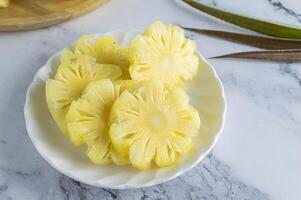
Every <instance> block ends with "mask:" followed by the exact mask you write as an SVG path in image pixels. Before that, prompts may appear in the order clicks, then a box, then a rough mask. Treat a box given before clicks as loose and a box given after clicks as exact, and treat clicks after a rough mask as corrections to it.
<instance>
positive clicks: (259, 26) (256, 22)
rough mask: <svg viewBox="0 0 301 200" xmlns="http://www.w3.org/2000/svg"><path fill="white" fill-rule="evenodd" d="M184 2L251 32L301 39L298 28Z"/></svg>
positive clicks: (189, 0) (300, 31)
mask: <svg viewBox="0 0 301 200" xmlns="http://www.w3.org/2000/svg"><path fill="white" fill-rule="evenodd" d="M182 1H183V2H185V3H187V4H189V5H191V6H192V7H194V8H196V9H198V10H200V11H202V12H204V13H206V14H209V15H212V16H214V17H216V18H219V19H221V20H223V21H226V22H229V23H232V24H235V25H238V26H240V27H243V28H246V29H249V30H253V31H255V32H258V33H262V34H265V35H269V36H273V37H277V38H289V39H301V29H300V28H297V27H293V26H288V25H282V24H279V23H272V22H268V21H264V20H260V19H255V18H250V17H246V16H242V15H238V14H233V13H231V12H227V11H223V10H220V9H216V8H213V7H211V6H207V5H205V4H202V3H199V2H196V1H194V0H182Z"/></svg>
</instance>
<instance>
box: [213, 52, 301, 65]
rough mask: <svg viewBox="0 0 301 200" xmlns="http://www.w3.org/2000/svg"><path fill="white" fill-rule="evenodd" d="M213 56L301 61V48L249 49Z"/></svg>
mask: <svg viewBox="0 0 301 200" xmlns="http://www.w3.org/2000/svg"><path fill="white" fill-rule="evenodd" d="M211 58H245V59H256V60H273V61H285V62H301V49H291V50H270V51H248V52H241V53H232V54H227V55H221V56H216V57H211ZM211 58H210V59H211Z"/></svg>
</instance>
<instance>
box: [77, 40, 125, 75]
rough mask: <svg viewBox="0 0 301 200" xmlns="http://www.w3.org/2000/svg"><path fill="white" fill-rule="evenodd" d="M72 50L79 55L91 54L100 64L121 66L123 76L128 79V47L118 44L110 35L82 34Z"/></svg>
mask: <svg viewBox="0 0 301 200" xmlns="http://www.w3.org/2000/svg"><path fill="white" fill-rule="evenodd" d="M74 52H75V53H76V54H81V55H89V56H93V57H95V58H96V59H97V62H98V63H101V64H114V65H118V66H120V67H121V69H122V71H123V77H124V78H125V79H128V78H129V77H130V75H129V65H130V64H129V60H128V54H129V48H128V47H124V46H119V45H118V43H117V41H116V39H115V38H113V37H112V36H102V37H100V38H97V36H95V35H84V36H82V37H80V38H79V39H78V41H77V42H76V44H75V46H74Z"/></svg>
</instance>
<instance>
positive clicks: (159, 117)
mask: <svg viewBox="0 0 301 200" xmlns="http://www.w3.org/2000/svg"><path fill="white" fill-rule="evenodd" d="M146 124H147V125H148V127H149V128H150V129H151V130H154V131H162V130H164V129H165V128H166V127H167V116H166V115H165V113H163V112H162V111H158V110H155V111H153V112H151V113H150V114H149V115H148V116H147V118H146Z"/></svg>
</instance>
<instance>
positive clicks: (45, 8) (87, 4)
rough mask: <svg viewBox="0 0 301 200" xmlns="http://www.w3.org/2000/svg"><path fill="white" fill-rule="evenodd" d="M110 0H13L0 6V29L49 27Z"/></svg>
mask: <svg viewBox="0 0 301 200" xmlns="http://www.w3.org/2000/svg"><path fill="white" fill-rule="evenodd" d="M107 1H108V0H12V1H11V4H10V5H9V7H8V8H0V31H21V30H31V29H37V28H43V27H48V26H51V25H54V24H57V23H60V22H63V21H66V20H69V19H72V18H74V17H77V16H79V15H82V14H85V13H87V12H89V11H92V10H94V9H96V8H97V7H99V6H101V5H103V4H104V3H106V2H107Z"/></svg>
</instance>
